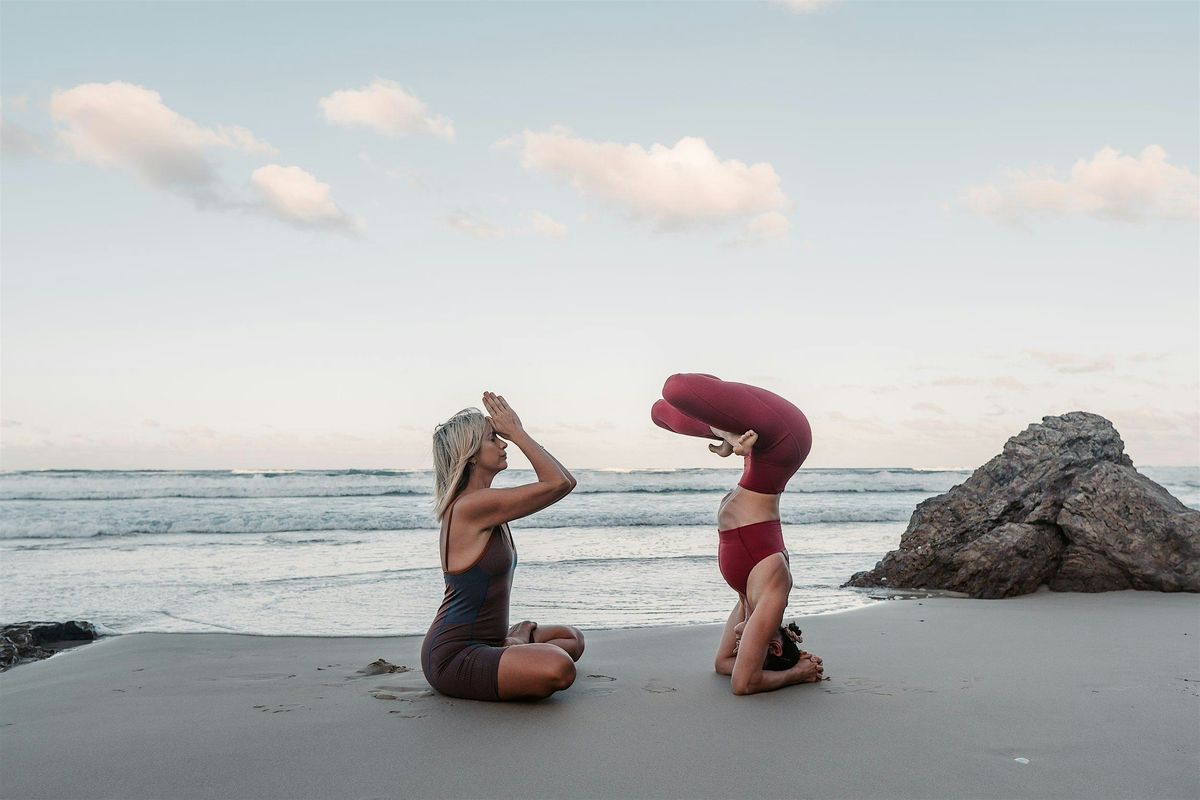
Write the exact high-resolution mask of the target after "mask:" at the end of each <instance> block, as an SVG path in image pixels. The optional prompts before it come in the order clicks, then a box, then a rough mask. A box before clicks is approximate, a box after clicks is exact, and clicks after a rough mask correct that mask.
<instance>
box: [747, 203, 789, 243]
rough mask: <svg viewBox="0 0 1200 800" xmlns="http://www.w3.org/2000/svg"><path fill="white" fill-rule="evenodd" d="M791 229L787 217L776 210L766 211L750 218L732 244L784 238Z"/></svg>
mask: <svg viewBox="0 0 1200 800" xmlns="http://www.w3.org/2000/svg"><path fill="white" fill-rule="evenodd" d="M791 229H792V223H791V222H789V221H788V218H787V217H785V216H784V215H783V214H781V213H779V212H778V211H768V212H767V213H765V214H760V215H759V216H757V217H755V218H754V219H752V220H750V222H749V223H747V224H746V227H745V228H743V229H742V235H741V236H739V237H738V239H737V241H736V242H734V244H739V245H751V244H762V243H763V242H770V241H773V240H775V239H784V238H787V235H788V231H790V230H791Z"/></svg>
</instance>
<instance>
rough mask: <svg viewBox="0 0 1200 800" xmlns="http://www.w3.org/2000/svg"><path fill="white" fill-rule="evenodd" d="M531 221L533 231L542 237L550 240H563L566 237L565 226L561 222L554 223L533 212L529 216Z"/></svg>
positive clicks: (546, 217)
mask: <svg viewBox="0 0 1200 800" xmlns="http://www.w3.org/2000/svg"><path fill="white" fill-rule="evenodd" d="M531 217H532V220H533V230H534V231H535V232H536V233H540V234H541V235H542V236H548V237H549V238H551V239H563V238H566V235H567V226H566V225H563V224H562V223H561V222H556V221H555V220H553V219H551V218H550V217H548V216H546V215H545V214H543V213H542V212H540V211H534V212H533V214H532V215H531Z"/></svg>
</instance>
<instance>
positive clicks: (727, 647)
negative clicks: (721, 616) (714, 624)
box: [713, 598, 746, 675]
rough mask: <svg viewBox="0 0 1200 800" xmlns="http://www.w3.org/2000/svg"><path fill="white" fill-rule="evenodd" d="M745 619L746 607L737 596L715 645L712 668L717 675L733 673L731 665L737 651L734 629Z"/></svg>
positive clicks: (735, 659) (734, 661) (735, 658)
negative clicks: (714, 657) (715, 652)
mask: <svg viewBox="0 0 1200 800" xmlns="http://www.w3.org/2000/svg"><path fill="white" fill-rule="evenodd" d="M745 620H746V609H745V607H744V606H743V605H742V600H741V598H738V601H737V605H735V606H734V607H733V611H730V612H729V619H728V620H726V622H725V630H724V631H723V632H722V633H721V642H720V644H718V645H717V657H716V660H715V661H714V663H713V669H715V670H716V671H717V674H718V675H732V674H733V665H734V664H735V663H736V662H737V651H738V637H737V631H736V630H734V629H735V628H737V626H738V625H739V624H741V623H742V622H745Z"/></svg>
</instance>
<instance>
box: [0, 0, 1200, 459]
mask: <svg viewBox="0 0 1200 800" xmlns="http://www.w3.org/2000/svg"><path fill="white" fill-rule="evenodd" d="M1198 42H1200V6H1197V4H1195V3H1192V2H1180V3H1151V2H1137V3H1088V2H1070V3H1029V4H1022V3H1010V2H1005V3H982V2H966V3H904V2H889V3H867V2H829V3H813V2H792V3H770V2H743V3H716V2H711V3H695V4H691V3H684V2H678V3H665V4H653V3H636V4H635V3H615V2H614V3H562V4H551V3H530V4H524V3H492V4H478V5H476V4H465V3H439V4H422V3H366V4H354V3H304V4H296V5H292V4H287V3H276V2H272V3H258V4H249V3H232V2H229V3H215V2H213V3H198V4H191V3H177V2H172V3H157V4H141V3H136V4H135V3H104V2H92V3H86V4H71V3H21V2H11V1H6V2H4V3H3V5H0V111H2V113H3V117H4V128H3V135H2V144H3V156H2V161H0V167H2V171H0V261H2V269H3V272H2V285H0V288H2V290H3V295H2V299H0V303H2V306H0V311H2V314H3V316H2V320H0V326H2V327H0V333H2V334H3V342H2V345H0V346H2V350H0V358H2V361H0V369H2V372H0V378H2V388H0V405H2V408H0V413H2V417H3V423H2V424H3V427H2V428H0V467H2V468H4V469H36V468H256V467H261V468H267V467H273V468H288V467H290V468H343V467H397V468H426V467H428V466H429V464H430V455H429V435H430V433H431V430H432V428H433V426H434V425H435V424H436V423H438V422H440V421H442V420H443V419H445V418H446V417H448V416H450V415H451V414H452V413H454V412H455V411H457V410H458V409H460V408H462V407H464V406H469V405H476V406H478V405H479V395H480V393H481V392H482V391H483V390H484V389H490V390H494V391H498V392H500V393H502V394H504V395H505V396H506V397H508V399H509V400H510V402H511V403H512V404H513V406H514V407H515V408H516V409H517V410H518V412H520V413H521V414H522V416H523V418H524V420H525V423H526V426H527V427H528V428H529V429H530V431H531V432H532V433H533V434H534V435H535V436H537V437H539V438H540V439H541V440H542V441H543V443H545V444H546V445H547V446H548V447H549V448H550V449H551V451H552V452H554V453H555V454H556V455H559V456H560V457H561V458H562V460H563V461H564V462H565V463H567V464H568V465H569V466H572V467H579V468H587V467H594V468H596V467H680V466H734V464H732V463H731V462H728V461H725V462H722V461H719V460H718V459H716V458H715V457H713V456H711V455H709V454H708V453H707V451H706V450H705V448H704V446H703V444H702V443H700V442H699V441H696V440H687V439H684V438H682V437H675V436H672V435H671V434H668V433H666V432H663V431H660V430H658V429H657V428H655V427H654V426H653V425H652V424H651V423H650V421H649V408H650V405H651V403H652V402H653V401H654V400H655V399H656V398H657V397H658V396H659V390H660V388H661V385H662V382H663V380H664V379H665V378H666V377H667V376H668V375H670V374H671V373H673V372H681V371H684V372H692V371H695V372H708V373H713V374H716V375H718V376H720V377H723V378H726V379H728V380H739V381H745V382H749V383H754V384H757V385H761V386H763V387H764V388H768V389H771V390H773V391H776V392H777V393H779V394H782V395H784V396H785V397H787V398H789V399H790V400H792V401H793V402H794V403H796V404H797V405H798V406H799V407H800V408H802V409H803V410H804V411H805V413H806V414H807V415H808V417H809V419H810V421H811V423H812V427H813V437H814V444H813V450H812V453H811V455H810V457H809V461H808V462H807V464H808V465H809V466H816V467H868V466H912V467H938V466H953V467H974V466H978V465H979V464H981V463H983V462H984V461H985V460H987V459H988V458H990V457H991V456H992V455H994V454H996V453H997V452H999V450H1000V448H1001V446H1002V445H1003V443H1004V441H1005V440H1006V439H1007V438H1008V437H1009V436H1011V435H1013V434H1016V433H1018V432H1019V431H1020V430H1022V429H1024V428H1025V427H1026V426H1027V425H1028V424H1030V423H1032V422H1036V421H1038V420H1039V419H1040V418H1041V417H1042V416H1044V415H1048V414H1060V413H1064V412H1067V411H1072V410H1086V411H1092V412H1095V413H1098V414H1102V415H1104V416H1106V417H1108V418H1109V419H1111V420H1112V421H1113V422H1114V424H1115V425H1116V426H1117V429H1118V431H1120V433H1121V434H1122V437H1123V438H1124V440H1125V442H1126V445H1127V452H1129V454H1130V455H1131V456H1132V457H1133V459H1134V461H1135V463H1136V464H1139V465H1179V464H1189V465H1193V464H1197V463H1200V400H1198V398H1200V274H1198V273H1200V270H1198V264H1200V235H1198V234H1200V230H1198V211H1197V209H1198V203H1200V188H1198V183H1197V165H1198V162H1200V123H1198V120H1200V45H1198V44H1197V43H1198ZM520 463H521V462H520V460H519V459H514V465H520Z"/></svg>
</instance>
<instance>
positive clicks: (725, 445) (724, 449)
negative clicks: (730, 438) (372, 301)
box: [708, 442, 733, 458]
mask: <svg viewBox="0 0 1200 800" xmlns="http://www.w3.org/2000/svg"><path fill="white" fill-rule="evenodd" d="M708 451H709V452H710V453H716V454H717V455H719V456H720V457H721V458H728V457H729V456H731V455H733V445H731V444H730V443H729V442H721V443H720V444H710V445H709V446H708Z"/></svg>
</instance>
